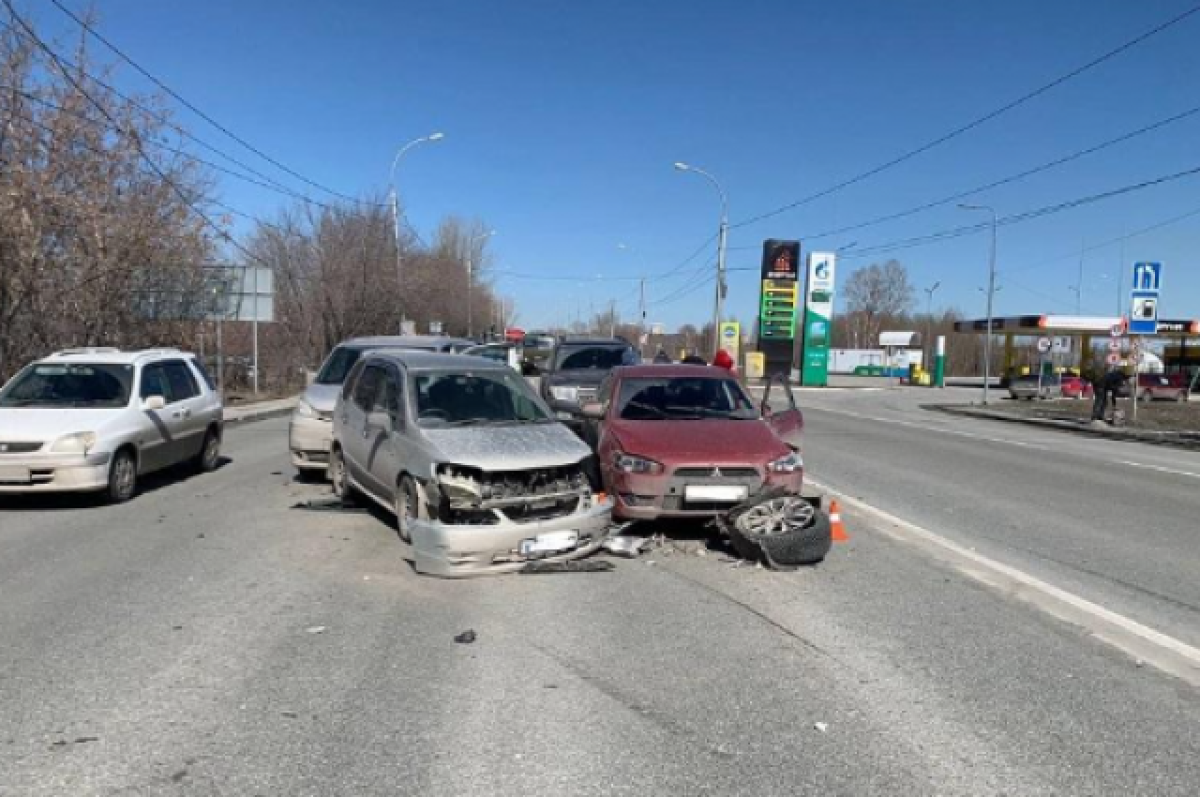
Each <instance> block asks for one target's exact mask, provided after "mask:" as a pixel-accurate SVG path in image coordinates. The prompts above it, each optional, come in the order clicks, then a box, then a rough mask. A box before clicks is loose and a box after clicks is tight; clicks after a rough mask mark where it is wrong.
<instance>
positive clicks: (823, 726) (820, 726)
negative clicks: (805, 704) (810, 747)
mask: <svg viewBox="0 0 1200 797" xmlns="http://www.w3.org/2000/svg"><path fill="white" fill-rule="evenodd" d="M813 727H814V728H816V729H817V730H819V731H820V732H821V733H828V732H829V723H826V722H817V723H814V724H813Z"/></svg>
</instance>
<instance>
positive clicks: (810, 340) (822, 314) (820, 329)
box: [800, 252, 837, 387]
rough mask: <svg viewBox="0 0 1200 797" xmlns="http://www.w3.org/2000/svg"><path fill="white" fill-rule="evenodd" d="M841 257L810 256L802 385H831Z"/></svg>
mask: <svg viewBox="0 0 1200 797" xmlns="http://www.w3.org/2000/svg"><path fill="white" fill-rule="evenodd" d="M836 267H837V256H836V255H835V254H834V253H833V252H809V253H808V268H807V270H806V278H805V285H804V313H803V316H804V323H803V324H802V325H801V335H802V336H803V343H802V348H801V355H800V384H802V385H818V386H822V387H823V386H825V385H828V384H829V339H830V337H831V335H832V332H833V327H832V324H833V294H834V285H835V274H836Z"/></svg>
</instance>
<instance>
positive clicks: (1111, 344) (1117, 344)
mask: <svg viewBox="0 0 1200 797" xmlns="http://www.w3.org/2000/svg"><path fill="white" fill-rule="evenodd" d="M1108 350H1109V351H1120V350H1121V339H1120V338H1109V339H1108Z"/></svg>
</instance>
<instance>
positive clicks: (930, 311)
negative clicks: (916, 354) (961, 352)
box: [925, 280, 942, 368]
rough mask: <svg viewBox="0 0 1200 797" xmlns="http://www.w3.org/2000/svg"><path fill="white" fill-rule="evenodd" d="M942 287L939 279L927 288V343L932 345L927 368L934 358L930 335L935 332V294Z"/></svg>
mask: <svg viewBox="0 0 1200 797" xmlns="http://www.w3.org/2000/svg"><path fill="white" fill-rule="evenodd" d="M940 287H942V282H941V280H938V281H937V282H935V283H933V285H931V286H929V287H928V288H926V289H925V295H926V296H928V297H929V301H928V302H927V303H926V305H925V341H926V344H927V345H930V348H929V350H928V353H927V354H926V355H925V356H926V357H928V358H929V359H928V360H926V361H925V367H926V368H928V367H929V360H932V359H933V347H932V345H931V344H932V343H933V341H932V340H930V336H931V335H932V334H933V294H934V292H935V291H937V289H938V288H940Z"/></svg>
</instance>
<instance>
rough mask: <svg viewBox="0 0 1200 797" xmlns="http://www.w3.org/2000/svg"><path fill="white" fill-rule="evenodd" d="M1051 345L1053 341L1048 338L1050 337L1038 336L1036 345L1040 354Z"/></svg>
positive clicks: (1048, 349)
mask: <svg viewBox="0 0 1200 797" xmlns="http://www.w3.org/2000/svg"><path fill="white" fill-rule="evenodd" d="M1053 345H1054V341H1052V340H1050V338H1038V342H1037V347H1038V351H1040V352H1041V353H1042V354H1045V353H1046V352H1048V351H1050V347H1051V346H1053Z"/></svg>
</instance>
